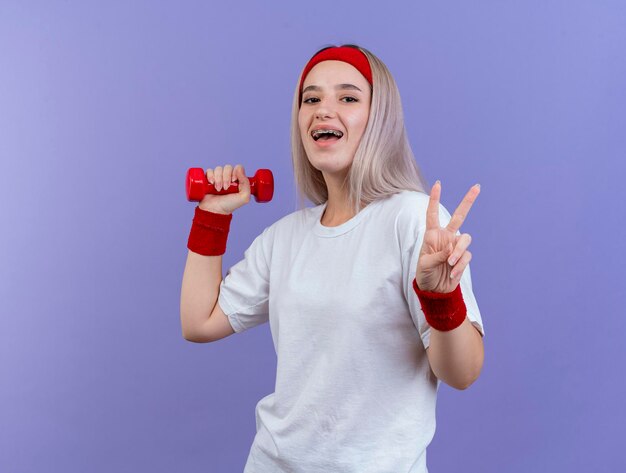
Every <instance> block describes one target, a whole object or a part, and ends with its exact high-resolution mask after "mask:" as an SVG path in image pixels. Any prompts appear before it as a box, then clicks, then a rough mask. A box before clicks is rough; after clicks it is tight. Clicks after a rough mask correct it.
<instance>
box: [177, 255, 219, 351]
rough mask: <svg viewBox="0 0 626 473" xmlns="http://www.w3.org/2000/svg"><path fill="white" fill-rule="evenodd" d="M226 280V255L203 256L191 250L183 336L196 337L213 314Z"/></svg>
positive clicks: (182, 315) (182, 307)
mask: <svg viewBox="0 0 626 473" xmlns="http://www.w3.org/2000/svg"><path fill="white" fill-rule="evenodd" d="M221 282H222V256H221V255H219V256H203V255H200V254H198V253H194V252H193V251H191V250H189V252H188V254H187V263H186V265H185V272H184V274H183V283H182V288H181V296H180V319H181V326H182V331H183V337H184V338H186V339H187V338H188V337H192V336H193V334H194V332H195V331H196V330H197V329H198V328H199V327H201V326H202V325H203V324H204V323H205V322H206V321H207V320H208V318H209V317H210V316H211V313H212V312H213V309H214V308H215V304H216V303H217V298H218V296H219V290H220V284H221Z"/></svg>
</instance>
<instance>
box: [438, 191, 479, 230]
mask: <svg viewBox="0 0 626 473" xmlns="http://www.w3.org/2000/svg"><path fill="white" fill-rule="evenodd" d="M478 194H480V184H476V185H473V186H472V187H471V188H470V190H469V191H467V194H465V197H463V200H462V201H461V203H460V204H459V206H458V207H457V208H456V210H455V211H454V214H452V218H451V219H450V221H449V222H448V225H447V226H446V229H448V230H450V231H451V232H452V233H456V232H457V231H458V230H459V228H461V225H463V222H464V221H465V217H467V214H468V213H469V211H470V209H471V208H472V204H473V203H474V201H475V200H476V197H478Z"/></svg>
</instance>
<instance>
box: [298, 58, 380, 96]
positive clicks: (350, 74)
mask: <svg viewBox="0 0 626 473" xmlns="http://www.w3.org/2000/svg"><path fill="white" fill-rule="evenodd" d="M345 83H348V84H354V85H358V86H360V87H366V88H367V87H369V82H368V81H367V79H366V78H365V77H363V74H361V73H360V72H359V70H358V69H357V68H356V67H354V66H353V65H352V64H348V63H347V62H343V61H322V62H320V63H319V64H316V65H315V66H314V67H313V68H312V69H311V70H310V71H309V73H308V75H307V76H306V79H304V83H303V84H302V86H303V87H302V88H303V89H304V88H305V87H306V86H308V85H319V86H324V85H331V86H332V85H333V84H345ZM362 90H365V89H362Z"/></svg>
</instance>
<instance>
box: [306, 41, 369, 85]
mask: <svg viewBox="0 0 626 473" xmlns="http://www.w3.org/2000/svg"><path fill="white" fill-rule="evenodd" d="M322 61H343V62H347V63H348V64H351V65H353V66H354V67H356V68H357V69H358V70H359V72H360V73H361V74H363V77H365V78H366V79H367V81H368V82H369V83H370V85H372V69H371V68H370V63H369V61H368V60H367V56H366V55H365V54H363V52H362V51H361V50H360V49H357V48H351V47H350V46H332V47H330V48H327V49H324V50H322V51H320V52H319V53H317V54H316V55H315V56H313V57H312V58H311V60H310V61H309V62H308V63H307V65H306V66H305V67H304V70H303V71H302V78H301V79H300V94H301V95H302V85H303V84H304V79H305V78H306V76H307V75H308V74H309V72H310V71H311V69H313V67H314V66H315V65H316V64H319V63H320V62H322Z"/></svg>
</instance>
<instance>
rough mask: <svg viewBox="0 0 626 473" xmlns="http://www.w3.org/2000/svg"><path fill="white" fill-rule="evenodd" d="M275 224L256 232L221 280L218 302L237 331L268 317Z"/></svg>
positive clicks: (261, 321) (254, 325)
mask: <svg viewBox="0 0 626 473" xmlns="http://www.w3.org/2000/svg"><path fill="white" fill-rule="evenodd" d="M272 235H273V227H268V228H266V229H265V230H263V232H262V233H261V234H260V235H259V236H257V237H256V238H255V239H254V241H253V242H252V244H251V245H250V247H249V248H248V249H247V250H246V251H245V252H244V257H243V259H242V260H241V261H239V262H238V263H237V264H235V265H234V266H232V267H231V268H230V269H229V270H228V272H227V273H226V276H225V277H224V280H223V281H222V283H221V284H220V293H219V296H218V303H219V305H220V307H221V308H222V310H223V311H224V314H226V316H227V317H228V320H229V322H230V324H231V326H232V327H233V330H234V331H235V332H237V333H240V332H243V331H245V330H248V329H250V328H253V327H256V326H257V325H260V324H262V323H265V322H267V321H268V320H269V281H270V274H269V268H270V266H269V261H270V258H271V251H272V241H271V240H272Z"/></svg>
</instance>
